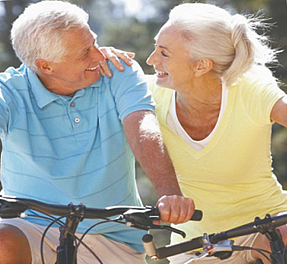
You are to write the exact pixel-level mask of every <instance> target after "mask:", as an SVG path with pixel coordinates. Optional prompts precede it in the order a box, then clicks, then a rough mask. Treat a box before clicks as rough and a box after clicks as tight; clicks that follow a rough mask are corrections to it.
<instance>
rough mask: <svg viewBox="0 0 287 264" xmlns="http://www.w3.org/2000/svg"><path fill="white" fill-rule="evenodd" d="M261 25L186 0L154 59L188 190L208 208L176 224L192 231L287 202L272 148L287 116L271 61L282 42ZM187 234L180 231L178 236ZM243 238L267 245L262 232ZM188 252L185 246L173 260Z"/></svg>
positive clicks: (165, 129) (163, 110) (236, 259)
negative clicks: (273, 43) (275, 43)
mask: <svg viewBox="0 0 287 264" xmlns="http://www.w3.org/2000/svg"><path fill="white" fill-rule="evenodd" d="M256 25H260V21H259V20H258V19H248V18H246V17H244V16H243V15H231V14H229V13H228V12H227V11H226V10H224V9H221V8H219V7H216V6H214V5H209V4H200V3H192V4H182V5H179V6H176V7H175V8H174V9H173V10H172V11H171V13H170V17H169V20H168V21H167V22H166V24H165V25H164V26H163V27H162V28H161V29H160V31H159V33H158V34H157V36H156V37H155V41H156V43H155V50H154V52H153V53H152V54H151V55H150V56H149V58H148V60H147V63H148V64H149V65H152V66H153V67H154V69H155V71H156V86H157V87H153V88H152V90H153V96H154V99H155V101H156V113H157V117H158V119H159V123H160V126H161V130H162V134H163V139H164V142H165V144H166V146H167V148H168V151H169V154H170V156H171V159H172V161H173V164H174V166H175V169H176V171H177V177H178V180H179V183H180V186H181V190H182V192H183V194H184V195H185V196H186V197H189V198H192V199H193V200H194V202H195V205H196V207H197V208H200V209H201V210H203V212H204V219H203V220H202V221H201V222H192V221H190V222H187V223H184V224H180V225H178V226H177V228H179V229H182V230H184V231H185V232H186V233H187V238H188V239H190V238H191V237H196V236H199V235H202V234H203V233H204V232H206V233H213V232H217V231H222V230H225V229H229V228H232V227H235V226H237V225H240V224H244V223H246V222H250V221H253V220H254V217H255V216H260V217H263V216H265V214H266V213H270V214H273V215H274V214H278V213H281V212H286V210H287V194H286V192H285V191H283V190H282V187H281V185H280V184H279V183H278V181H277V179H276V177H275V176H274V174H273V173H272V167H271V160H272V159H271V156H270V136H271V126H272V124H273V123H274V122H277V123H279V124H281V125H283V126H285V127H286V126H287V97H286V94H285V93H284V92H283V91H282V90H280V89H279V88H278V83H277V82H276V79H275V77H273V76H272V73H271V72H270V70H268V68H267V67H266V66H265V64H266V63H270V62H276V58H275V57H276V56H275V55H276V52H275V51H273V50H272V49H270V48H269V47H268V45H267V44H266V39H265V38H264V37H262V36H260V35H258V34H257V33H256V32H255V26H256ZM166 88H169V89H166ZM167 199H168V198H167ZM282 231H283V236H284V238H286V232H285V227H284V228H283V229H282ZM180 240H182V239H181V238H180V236H178V235H174V236H172V243H175V242H179V241H180ZM235 243H236V244H240V245H245V246H255V247H256V246H257V247H261V248H262V247H264V248H267V249H268V242H267V241H266V239H264V238H263V236H262V235H250V236H247V237H245V238H244V239H238V240H236V241H235ZM188 258H189V256H188V254H183V255H180V256H177V257H174V258H171V263H172V264H175V263H183V261H184V260H186V259H188ZM257 258H260V255H259V253H257V252H256V251H246V252H244V253H242V252H240V253H239V252H238V253H235V254H233V255H232V257H231V258H229V259H227V260H225V261H223V262H221V261H219V260H218V259H215V258H208V260H205V259H204V260H201V261H199V263H218V262H220V263H236V264H238V263H239V264H240V263H249V262H251V261H254V260H255V259H257ZM263 261H266V260H264V259H263ZM264 263H265V262H264ZM266 263H267V262H266ZM268 263H269V262H268Z"/></svg>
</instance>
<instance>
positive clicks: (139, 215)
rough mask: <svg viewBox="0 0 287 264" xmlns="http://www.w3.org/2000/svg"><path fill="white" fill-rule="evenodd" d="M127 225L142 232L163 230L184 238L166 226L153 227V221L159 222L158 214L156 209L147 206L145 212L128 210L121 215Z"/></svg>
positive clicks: (183, 234) (179, 231)
mask: <svg viewBox="0 0 287 264" xmlns="http://www.w3.org/2000/svg"><path fill="white" fill-rule="evenodd" d="M123 217H124V218H125V220H126V222H127V225H128V226H131V227H135V228H138V229H142V230H150V229H165V230H168V231H171V232H174V233H177V234H180V235H181V236H182V237H185V236H186V235H185V233H184V232H183V231H181V230H178V229H176V228H173V227H170V226H168V225H154V224H153V221H154V220H158V221H159V220H160V214H159V211H158V209H157V208H156V207H150V206H147V207H146V210H144V211H143V210H133V209H131V210H128V211H127V212H125V213H124V214H123Z"/></svg>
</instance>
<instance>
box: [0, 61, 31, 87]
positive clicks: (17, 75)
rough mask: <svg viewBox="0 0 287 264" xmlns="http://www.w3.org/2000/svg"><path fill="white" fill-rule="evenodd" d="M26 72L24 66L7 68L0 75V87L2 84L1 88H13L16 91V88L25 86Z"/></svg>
mask: <svg viewBox="0 0 287 264" xmlns="http://www.w3.org/2000/svg"><path fill="white" fill-rule="evenodd" d="M26 75H27V70H26V67H25V66H24V65H22V66H21V67H19V68H14V67H9V68H8V69H6V70H5V71H4V72H1V73H0V85H1V84H3V86H2V85H1V86H2V87H1V88H4V87H7V88H9V87H11V88H12V87H13V88H14V89H17V87H20V86H21V87H22V88H23V87H24V86H27V76H26Z"/></svg>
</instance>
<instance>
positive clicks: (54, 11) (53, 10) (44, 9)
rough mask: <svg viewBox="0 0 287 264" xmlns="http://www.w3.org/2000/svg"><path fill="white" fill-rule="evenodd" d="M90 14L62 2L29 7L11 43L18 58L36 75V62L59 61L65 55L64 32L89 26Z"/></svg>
mask: <svg viewBox="0 0 287 264" xmlns="http://www.w3.org/2000/svg"><path fill="white" fill-rule="evenodd" d="M88 19H89V16H88V14H87V13H86V12H85V11H84V10H83V9H81V8H79V7H78V6H76V5H74V4H71V3H68V2H63V1H42V2H38V3H35V4H31V5H29V6H28V7H27V8H26V9H25V10H24V12H23V13H22V14H21V15H20V16H19V17H18V18H17V19H16V20H15V22H14V23H13V26H12V30H11V41H12V45H13V48H14V50H15V53H16V55H17V57H18V58H19V59H20V60H21V61H22V62H23V63H25V64H26V66H27V67H28V68H30V69H31V70H32V71H33V72H36V71H37V67H36V65H35V61H36V59H45V60H51V61H54V62H58V61H60V60H61V58H62V57H63V56H64V55H65V54H66V49H65V46H64V45H63V43H62V33H63V32H65V31H67V30H70V29H71V28H84V27H87V26H88Z"/></svg>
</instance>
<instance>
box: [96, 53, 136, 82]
mask: <svg viewBox="0 0 287 264" xmlns="http://www.w3.org/2000/svg"><path fill="white" fill-rule="evenodd" d="M99 50H100V51H101V52H102V53H103V55H104V57H105V60H102V61H100V66H101V68H100V73H101V75H102V76H103V75H104V74H106V75H107V76H108V77H109V78H111V77H112V76H113V75H112V72H111V70H110V68H109V65H108V63H107V60H109V61H110V62H111V63H112V64H114V65H115V67H116V68H117V69H118V70H119V71H123V70H124V69H125V68H124V65H123V64H122V63H121V62H120V60H119V59H122V60H123V61H124V62H125V64H127V65H129V66H130V65H132V64H133V61H132V58H134V57H135V53H134V52H128V51H123V50H119V49H115V48H113V47H100V48H99Z"/></svg>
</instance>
